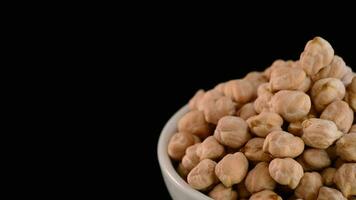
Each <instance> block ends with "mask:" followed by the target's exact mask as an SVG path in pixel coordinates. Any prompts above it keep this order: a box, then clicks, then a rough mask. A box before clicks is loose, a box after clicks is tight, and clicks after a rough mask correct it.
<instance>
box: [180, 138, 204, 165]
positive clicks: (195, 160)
mask: <svg viewBox="0 0 356 200" xmlns="http://www.w3.org/2000/svg"><path fill="white" fill-rule="evenodd" d="M199 145H200V143H197V144H194V145H192V146H190V147H188V148H187V149H186V150H185V155H184V156H183V159H182V165H183V167H184V168H185V169H187V170H188V171H190V170H192V169H193V168H194V167H195V166H197V165H198V164H199V162H200V158H199V156H198V155H197V149H198V146H199Z"/></svg>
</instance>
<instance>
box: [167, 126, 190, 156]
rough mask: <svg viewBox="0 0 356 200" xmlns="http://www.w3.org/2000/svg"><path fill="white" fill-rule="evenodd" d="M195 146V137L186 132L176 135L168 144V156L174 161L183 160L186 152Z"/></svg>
mask: <svg viewBox="0 0 356 200" xmlns="http://www.w3.org/2000/svg"><path fill="white" fill-rule="evenodd" d="M193 144H194V138H193V135H192V134H190V133H186V132H178V133H175V134H174V135H173V136H172V138H171V139H170V140H169V143H168V155H169V156H170V157H171V158H172V159H173V160H181V159H182V158H183V156H184V153H185V150H186V149H187V148H188V147H189V146H191V145H193Z"/></svg>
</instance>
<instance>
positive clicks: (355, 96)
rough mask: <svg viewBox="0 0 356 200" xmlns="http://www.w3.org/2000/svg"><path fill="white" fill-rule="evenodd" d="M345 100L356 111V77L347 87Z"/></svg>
mask: <svg viewBox="0 0 356 200" xmlns="http://www.w3.org/2000/svg"><path fill="white" fill-rule="evenodd" d="M345 100H346V102H347V103H348V104H349V105H350V107H351V108H352V109H353V110H354V111H355V112H356V77H353V78H352V82H351V83H350V85H349V86H348V87H347V93H346V95H345Z"/></svg>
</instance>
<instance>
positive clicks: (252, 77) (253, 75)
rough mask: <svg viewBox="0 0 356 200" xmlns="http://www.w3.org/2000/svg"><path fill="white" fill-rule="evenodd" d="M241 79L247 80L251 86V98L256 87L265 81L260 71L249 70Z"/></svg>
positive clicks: (255, 92)
mask: <svg viewBox="0 0 356 200" xmlns="http://www.w3.org/2000/svg"><path fill="white" fill-rule="evenodd" d="M243 80H246V81H249V82H250V83H251V84H252V86H253V98H256V96H257V88H258V87H259V86H260V85H261V84H263V83H266V82H267V78H266V77H265V76H264V75H263V73H262V72H250V73H248V74H247V75H246V76H245V77H244V78H243Z"/></svg>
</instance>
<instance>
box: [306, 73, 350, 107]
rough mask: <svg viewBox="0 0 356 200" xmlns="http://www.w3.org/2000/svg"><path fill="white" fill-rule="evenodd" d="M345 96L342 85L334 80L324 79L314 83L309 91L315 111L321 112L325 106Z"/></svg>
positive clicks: (337, 80)
mask: <svg viewBox="0 0 356 200" xmlns="http://www.w3.org/2000/svg"><path fill="white" fill-rule="evenodd" d="M344 96H345V86H344V84H343V83H342V82H341V81H340V80H339V79H336V78H324V79H320V80H318V81H316V82H315V83H314V85H313V87H312V89H311V98H312V100H313V103H314V106H315V109H316V110H317V111H319V112H320V111H323V110H324V108H325V107H326V106H328V105H329V104H330V103H331V102H333V101H336V100H342V99H343V98H344Z"/></svg>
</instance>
